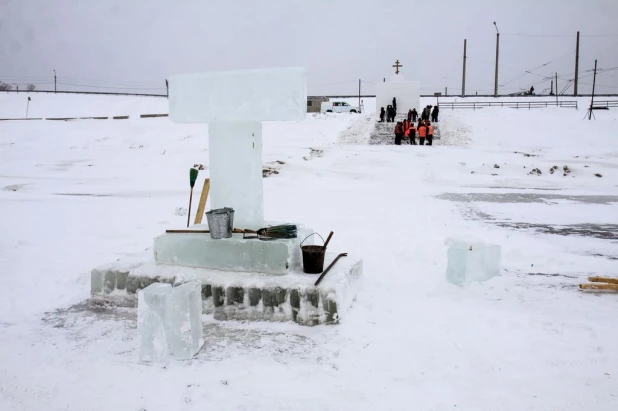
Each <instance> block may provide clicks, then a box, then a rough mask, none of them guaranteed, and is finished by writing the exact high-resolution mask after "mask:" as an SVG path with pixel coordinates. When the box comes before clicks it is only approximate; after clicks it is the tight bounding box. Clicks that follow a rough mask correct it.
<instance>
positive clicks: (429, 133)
mask: <svg viewBox="0 0 618 411" xmlns="http://www.w3.org/2000/svg"><path fill="white" fill-rule="evenodd" d="M432 142H433V126H432V125H431V123H430V122H429V121H428V122H427V145H428V146H430V145H431V143H432Z"/></svg>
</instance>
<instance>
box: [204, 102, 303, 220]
mask: <svg viewBox="0 0 618 411" xmlns="http://www.w3.org/2000/svg"><path fill="white" fill-rule="evenodd" d="M305 104H306V103H305ZM208 135H209V137H210V143H209V150H208V151H209V159H210V181H211V186H210V201H211V206H212V208H223V207H231V208H233V209H234V211H235V212H234V225H235V226H236V227H239V228H248V229H253V230H257V229H258V228H261V227H263V226H264V200H263V187H262V180H263V177H262V124H261V123H260V122H253V121H238V122H219V121H216V122H212V123H210V124H209V125H208ZM233 159H236V160H240V159H242V161H235V160H233Z"/></svg>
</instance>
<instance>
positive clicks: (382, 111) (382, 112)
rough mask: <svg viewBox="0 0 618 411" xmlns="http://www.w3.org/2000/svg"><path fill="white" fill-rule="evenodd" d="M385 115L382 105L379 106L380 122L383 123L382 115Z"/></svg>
mask: <svg viewBox="0 0 618 411" xmlns="http://www.w3.org/2000/svg"><path fill="white" fill-rule="evenodd" d="M385 115H386V112H385V111H384V107H381V108H380V123H384V116H385Z"/></svg>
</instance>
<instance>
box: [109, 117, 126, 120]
mask: <svg viewBox="0 0 618 411" xmlns="http://www.w3.org/2000/svg"><path fill="white" fill-rule="evenodd" d="M128 118H129V116H114V117H112V119H114V120H127V119H128Z"/></svg>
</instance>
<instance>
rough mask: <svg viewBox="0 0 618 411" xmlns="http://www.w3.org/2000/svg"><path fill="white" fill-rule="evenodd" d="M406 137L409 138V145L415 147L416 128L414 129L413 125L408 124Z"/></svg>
mask: <svg viewBox="0 0 618 411" xmlns="http://www.w3.org/2000/svg"><path fill="white" fill-rule="evenodd" d="M408 136H409V137H410V145H414V146H415V145H416V128H415V127H414V123H410V128H409V129H408Z"/></svg>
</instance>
